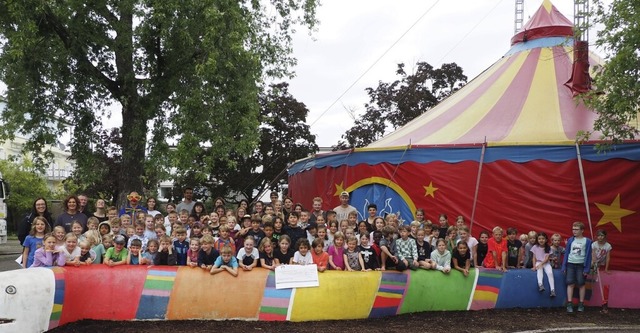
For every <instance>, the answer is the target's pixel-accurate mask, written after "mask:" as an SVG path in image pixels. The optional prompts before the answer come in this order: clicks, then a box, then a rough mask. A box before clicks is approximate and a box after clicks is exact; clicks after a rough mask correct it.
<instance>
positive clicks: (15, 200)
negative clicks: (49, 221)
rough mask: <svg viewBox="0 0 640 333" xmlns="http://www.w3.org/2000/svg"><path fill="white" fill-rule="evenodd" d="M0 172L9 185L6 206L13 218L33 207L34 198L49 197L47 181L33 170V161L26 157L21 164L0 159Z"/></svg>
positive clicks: (21, 215)
mask: <svg viewBox="0 0 640 333" xmlns="http://www.w3.org/2000/svg"><path fill="white" fill-rule="evenodd" d="M0 173H2V176H3V178H4V180H5V181H6V182H7V183H8V184H9V187H10V194H9V199H8V200H7V207H8V208H9V210H10V211H11V212H12V214H13V217H14V219H15V218H22V217H23V216H24V215H25V214H26V213H27V212H29V211H30V210H31V209H32V208H33V200H34V199H35V198H37V197H44V198H50V197H51V192H50V191H49V188H48V187H47V181H46V180H45V179H44V177H42V176H40V174H38V173H37V172H35V169H34V166H33V163H31V162H30V161H28V160H27V159H24V162H22V164H16V163H13V162H10V161H5V160H0Z"/></svg>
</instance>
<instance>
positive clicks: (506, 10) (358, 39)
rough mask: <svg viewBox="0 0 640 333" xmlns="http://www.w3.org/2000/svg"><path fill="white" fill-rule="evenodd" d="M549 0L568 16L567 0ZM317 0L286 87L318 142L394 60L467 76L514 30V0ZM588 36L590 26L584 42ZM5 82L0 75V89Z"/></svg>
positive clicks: (532, 7) (337, 127) (341, 124)
mask: <svg viewBox="0 0 640 333" xmlns="http://www.w3.org/2000/svg"><path fill="white" fill-rule="evenodd" d="M552 2H553V4H554V5H555V6H556V7H557V8H558V9H559V10H560V11H561V12H562V13H563V14H564V15H565V16H567V18H569V19H570V20H573V0H555V1H552ZM322 3H323V4H322V6H321V7H320V8H319V9H318V13H317V14H318V16H317V17H318V19H319V20H320V24H319V26H318V27H317V31H315V32H313V33H312V36H311V37H310V36H309V34H308V31H307V30H306V29H299V32H298V34H297V35H295V36H294V45H293V46H294V55H295V57H296V58H297V59H298V65H297V66H296V68H295V72H296V73H297V76H296V77H295V78H294V79H293V80H292V81H290V92H291V94H292V95H293V96H294V97H295V98H296V99H297V100H298V101H301V102H303V103H305V104H306V105H307V107H308V108H309V110H310V111H311V112H310V114H309V116H308V118H307V120H308V123H309V124H313V126H312V127H311V132H312V133H313V134H315V135H316V142H317V143H318V145H319V146H321V147H326V146H331V145H334V144H336V143H337V142H338V140H339V139H340V136H341V135H342V134H343V133H344V132H345V131H346V130H347V129H349V128H350V127H351V126H352V125H353V118H352V116H351V115H350V114H349V112H348V111H347V110H354V111H355V112H356V116H357V115H359V114H361V113H362V112H363V110H364V103H365V102H367V95H366V93H365V91H364V89H365V88H367V87H376V86H377V83H378V81H380V80H382V81H386V82H389V81H393V80H395V79H396V77H395V74H394V73H395V70H396V65H397V64H398V63H401V62H403V63H405V64H406V67H405V68H406V70H408V71H411V70H412V69H413V68H414V66H413V65H414V64H415V63H416V62H418V61H426V62H428V63H429V64H431V65H433V66H434V67H440V65H441V64H442V63H448V62H455V63H457V64H458V65H459V66H461V67H462V68H463V70H464V73H465V74H466V75H467V77H468V78H469V80H471V79H473V78H474V77H475V76H477V75H478V74H479V73H480V72H482V71H483V70H484V69H486V68H487V67H489V66H490V65H491V64H493V63H494V62H496V61H498V60H499V59H500V57H502V55H504V54H505V53H506V52H507V51H508V50H509V47H510V43H509V41H510V39H511V37H512V36H513V32H514V12H515V1H514V0H395V1H390V0H386V1H382V0H323V1H322ZM541 3H542V0H525V12H524V15H525V22H526V21H527V20H528V18H529V17H530V16H531V15H533V14H534V13H535V11H536V10H537V9H538V8H539V7H540V4H541ZM421 17H422V18H421ZM414 24H415V26H413V28H411V29H410V27H411V26H412V25H414ZM407 31H408V32H407ZM405 32H407V33H406V35H404V37H402V38H400V37H401V36H402V35H403V34H405ZM594 37H595V33H594V32H593V31H592V32H591V43H593V41H594V40H595V38H594ZM394 43H395V45H394V46H393V47H391V46H392V45H393V44H394ZM388 49H390V50H389V52H388V53H386V55H384V57H382V58H381V59H380V60H379V61H378V62H377V63H376V61H377V60H378V59H379V58H380V57H381V56H382V55H383V54H384V53H385V52H386V51H387V50H388ZM374 64H375V65H374ZM370 67H372V68H371V69H370V70H368V71H367V69H368V68H370ZM360 76H362V78H361V79H360V80H359V81H358V82H357V83H356V84H355V85H354V86H353V87H352V88H351V89H349V90H348V92H346V94H345V95H344V96H343V97H342V98H340V99H339V97H340V96H341V95H342V94H343V93H345V91H347V88H348V87H349V86H351V85H352V84H353V83H354V82H355V81H356V80H357V79H358V78H359V77H360ZM5 89H6V87H5V86H4V84H2V83H1V82H0V94H3V93H4V92H5ZM336 101H337V102H336ZM334 102H336V103H335V104H334V105H333V106H331V104H332V103H334ZM330 106H331V107H330ZM121 123H122V120H121V117H120V114H119V111H118V110H114V112H113V118H112V119H110V120H108V121H107V124H108V125H111V126H120V125H121Z"/></svg>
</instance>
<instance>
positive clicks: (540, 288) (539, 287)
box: [538, 284, 544, 292]
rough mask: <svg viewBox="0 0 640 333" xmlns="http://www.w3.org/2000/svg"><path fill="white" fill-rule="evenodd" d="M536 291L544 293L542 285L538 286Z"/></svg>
mask: <svg viewBox="0 0 640 333" xmlns="http://www.w3.org/2000/svg"><path fill="white" fill-rule="evenodd" d="M538 291H539V292H543V291H544V286H543V285H541V284H539V285H538Z"/></svg>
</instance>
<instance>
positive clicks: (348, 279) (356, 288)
mask: <svg viewBox="0 0 640 333" xmlns="http://www.w3.org/2000/svg"><path fill="white" fill-rule="evenodd" d="M381 277H382V274H381V272H352V273H348V274H347V273H345V272H337V271H326V272H324V273H319V280H320V287H319V288H298V289H296V291H295V293H296V294H295V297H294V300H293V306H292V309H291V321H308V320H329V319H356V318H367V317H368V316H369V312H370V311H371V307H372V306H373V301H374V300H375V296H376V293H377V291H378V287H379V285H380V278H381Z"/></svg>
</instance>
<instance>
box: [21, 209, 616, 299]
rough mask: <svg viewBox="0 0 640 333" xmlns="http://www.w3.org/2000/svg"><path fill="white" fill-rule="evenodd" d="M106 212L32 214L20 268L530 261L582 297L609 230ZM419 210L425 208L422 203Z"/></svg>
mask: <svg viewBox="0 0 640 333" xmlns="http://www.w3.org/2000/svg"><path fill="white" fill-rule="evenodd" d="M108 212H109V213H108V216H109V220H108V221H104V222H101V223H99V221H98V220H97V219H96V218H89V220H88V222H87V228H88V230H87V231H86V232H85V231H84V230H83V226H82V224H80V223H73V224H72V226H71V232H69V233H66V232H65V229H64V228H63V227H61V226H58V227H55V228H54V229H53V231H51V230H50V229H49V228H50V227H49V221H46V219H44V218H42V217H38V218H36V219H35V220H34V221H33V223H32V227H31V233H30V235H29V236H27V238H26V239H25V241H24V253H23V258H24V259H23V260H24V262H23V265H24V267H42V266H63V265H72V266H81V265H89V264H105V265H107V266H110V267H111V266H118V265H179V266H188V267H193V268H200V269H203V270H206V271H208V272H210V273H211V274H217V273H220V272H224V271H226V272H228V273H229V274H231V275H233V276H237V275H238V270H244V271H250V270H253V269H254V268H256V267H263V268H265V269H271V270H273V269H275V267H276V266H278V265H282V264H300V265H305V264H316V265H317V267H318V270H319V271H321V272H323V271H325V270H345V271H371V270H390V269H395V270H399V271H403V270H407V269H412V270H416V269H428V270H438V271H441V272H442V273H445V274H449V273H450V272H451V271H452V270H457V271H459V272H460V273H461V274H463V275H464V276H468V275H469V272H470V269H471V268H472V267H485V268H493V269H498V270H507V269H511V268H516V269H517V268H529V269H532V270H534V271H536V272H537V281H538V289H539V290H540V292H543V291H545V287H544V284H543V274H546V276H547V278H548V280H549V286H550V296H551V297H554V296H555V294H556V293H555V284H554V278H553V271H552V269H553V268H562V269H563V271H567V285H568V286H569V287H568V293H569V291H570V292H571V293H569V294H572V292H573V287H574V286H575V285H576V284H577V285H578V287H579V288H580V295H581V298H580V299H581V302H582V300H583V298H584V296H583V294H584V276H583V274H579V272H582V273H585V274H586V273H588V272H589V271H590V270H591V269H593V268H594V267H596V268H598V267H601V268H604V270H605V271H608V267H609V263H610V253H611V245H610V244H609V243H607V241H606V232H605V231H604V230H599V231H598V232H597V241H596V242H591V241H590V240H588V238H586V237H584V236H582V231H583V230H584V225H583V224H582V223H580V222H576V223H574V225H573V231H574V237H572V238H570V239H569V240H568V241H567V249H568V250H567V253H565V249H564V248H563V247H562V246H561V245H560V243H561V241H562V238H561V236H560V235H559V234H553V235H552V236H551V238H550V240H549V237H548V236H547V235H546V234H545V233H544V232H540V233H536V232H535V231H531V232H529V233H527V234H523V235H520V237H518V235H517V234H518V233H517V230H516V229H514V228H509V229H507V236H506V238H505V237H503V236H504V235H503V229H502V228H501V227H495V228H494V229H493V237H491V238H490V237H489V233H488V232H486V231H482V232H481V233H480V237H479V239H476V238H474V237H472V236H471V234H470V232H469V228H468V227H467V226H466V225H465V223H464V218H462V217H458V218H457V220H456V223H455V225H452V226H449V222H448V218H447V216H446V215H445V214H441V215H440V216H439V224H437V225H436V224H432V223H431V222H430V221H428V220H422V221H413V222H412V223H410V224H409V225H398V224H399V221H398V219H397V218H395V215H394V214H389V215H388V216H386V217H385V218H383V217H374V218H373V220H364V221H360V222H357V213H355V212H352V213H350V214H349V215H348V219H345V220H343V221H337V220H336V214H335V212H332V211H329V212H327V213H326V214H322V215H319V216H315V220H314V221H309V217H310V215H311V214H310V213H309V212H308V211H302V212H297V211H291V212H290V213H289V214H288V217H287V219H286V224H285V223H284V222H285V221H284V217H283V216H282V215H271V214H264V215H263V216H259V215H253V216H252V215H244V216H242V217H241V218H240V219H239V220H240V223H237V221H238V217H237V215H236V214H235V212H234V211H230V212H227V213H225V214H224V215H222V212H220V211H215V212H212V213H211V214H201V215H198V214H193V213H192V214H190V213H189V212H188V211H186V210H183V211H181V212H176V211H174V210H171V211H170V212H169V213H168V215H167V216H166V217H164V216H162V215H161V214H157V215H155V216H152V215H149V214H146V213H140V214H138V215H134V216H131V215H128V214H124V215H121V216H120V217H117V213H116V212H117V209H116V208H115V207H110V208H109V210H108ZM418 213H422V214H421V216H423V217H424V212H422V211H419V212H418ZM416 215H420V214H416ZM132 221H136V222H135V223H132ZM168 231H169V232H168ZM585 240H586V241H585ZM592 256H593V257H592ZM592 261H593V263H594V267H592V265H591V262H592ZM569 288H571V290H569ZM581 304H582V303H580V305H579V306H578V311H581V309H582V305H581ZM569 310H571V311H573V308H571V309H569V308H568V310H567V311H569Z"/></svg>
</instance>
